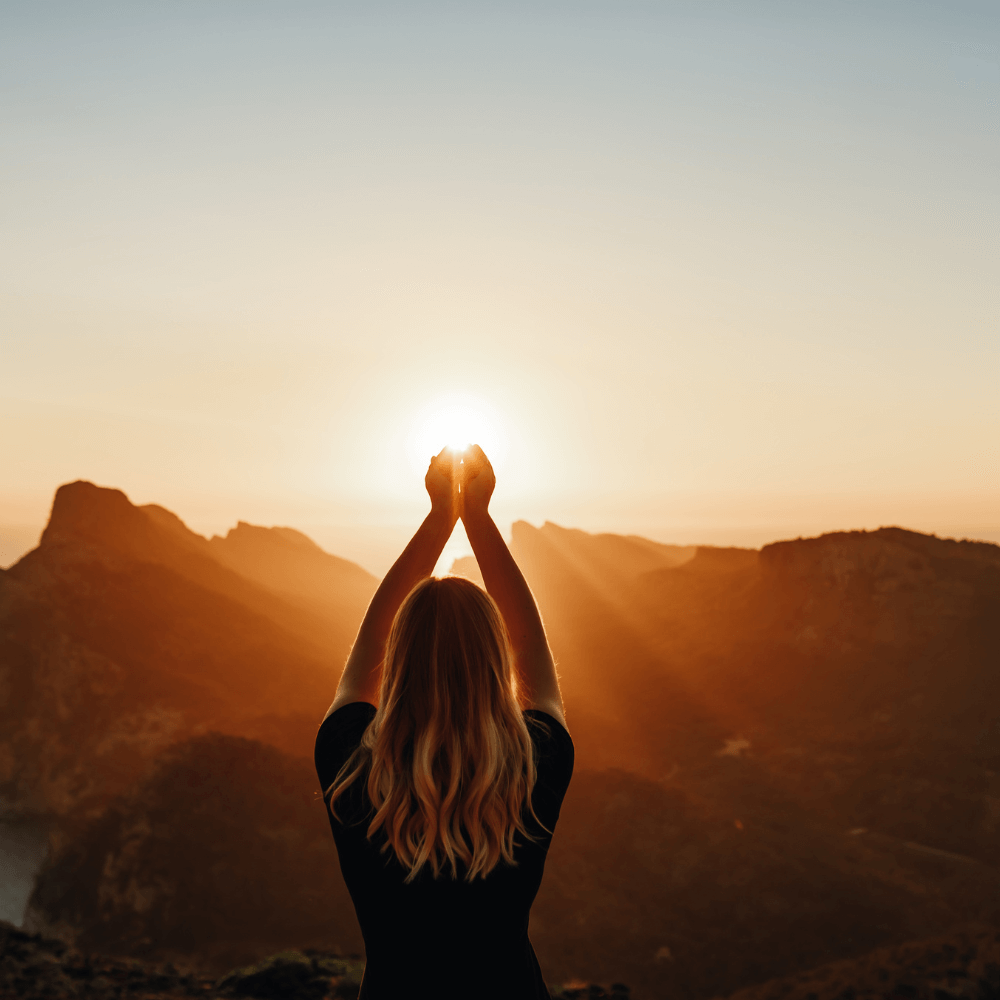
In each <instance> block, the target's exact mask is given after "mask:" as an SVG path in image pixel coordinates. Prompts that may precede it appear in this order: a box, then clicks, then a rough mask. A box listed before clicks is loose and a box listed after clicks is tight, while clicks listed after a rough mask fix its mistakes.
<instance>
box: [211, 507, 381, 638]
mask: <svg viewBox="0 0 1000 1000" xmlns="http://www.w3.org/2000/svg"><path fill="white" fill-rule="evenodd" d="M209 551H210V552H211V554H212V555H213V556H214V557H215V558H216V559H217V560H218V561H219V562H221V563H222V564H223V565H224V566H228V567H229V568H230V569H232V570H235V571H236V572H237V573H239V574H240V575H241V576H243V577H245V578H246V579H248V580H253V581H254V582H255V583H258V584H260V585H261V586H262V587H267V588H268V589H269V590H273V591H275V592H277V593H279V594H282V595H284V596H285V597H286V598H287V599H288V600H290V601H291V602H293V603H299V604H301V605H303V606H304V607H307V608H309V609H310V610H312V611H314V612H315V613H316V614H317V615H319V616H320V617H323V618H326V617H329V616H330V615H337V614H339V615H343V614H345V613H350V614H352V615H354V616H356V617H357V618H358V620H359V621H360V620H361V617H362V616H363V615H364V612H365V609H366V608H367V606H368V601H369V600H370V599H371V597H372V595H373V594H374V593H375V587H376V586H377V584H378V581H377V580H376V579H375V578H374V577H373V576H372V575H371V574H370V573H369V572H368V571H367V570H364V569H362V568H361V567H360V566H358V565H357V564H356V563H352V562H349V561H348V560H347V559H340V558H338V557H337V556H332V555H330V554H329V553H328V552H324V551H323V550H322V549H321V548H320V547H319V546H318V545H317V544H316V543H315V542H314V541H313V540H312V539H311V538H309V537H308V536H307V535H303V534H302V532H301V531H296V530H295V529H294V528H261V527H258V526H256V525H253V524H247V523H246V521H240V522H239V523H238V524H237V525H236V527H235V528H232V529H230V531H229V532H228V533H227V534H226V536H225V538H221V537H220V536H218V535H214V536H213V537H212V538H211V539H210V540H209Z"/></svg>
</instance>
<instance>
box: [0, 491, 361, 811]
mask: <svg viewBox="0 0 1000 1000" xmlns="http://www.w3.org/2000/svg"><path fill="white" fill-rule="evenodd" d="M240 534H245V533H240ZM282 547H284V548H285V549H287V550H288V551H289V553H290V555H289V556H288V561H289V562H290V563H292V564H293V565H297V564H299V562H301V560H302V557H301V556H300V555H299V553H300V550H301V546H300V545H296V544H292V543H289V542H288V541H287V539H286V538H284V537H282V536H280V535H279V536H276V537H275V539H274V541H273V542H271V544H270V546H268V545H260V544H258V545H257V546H256V550H257V551H260V550H265V551H268V556H267V560H268V561H267V562H266V563H265V565H266V566H268V567H275V568H277V567H280V564H281V549H282ZM247 548H249V547H248V546H242V545H241V544H240V542H238V541H237V542H236V543H234V544H231V545H228V546H227V547H226V548H225V550H224V551H225V552H226V553H227V562H228V563H229V564H228V565H227V564H226V563H225V562H223V561H220V559H219V558H217V557H216V555H215V552H216V551H217V550H218V549H219V546H214V545H212V543H210V542H209V541H208V540H207V539H205V538H202V537H201V536H200V535H197V534H195V533H194V532H192V531H190V530H189V529H188V528H186V527H185V526H184V524H183V523H182V522H181V521H180V519H179V518H177V517H176V516H175V515H173V514H171V513H170V512H169V511H166V510H164V509H163V508H160V507H155V506H151V507H136V506H134V505H133V504H131V503H130V502H129V501H128V498H127V497H126V496H125V495H124V494H123V493H121V492H120V491H118V490H110V489H101V488H99V487H96V486H94V485H92V484H90V483H85V482H78V483H71V484H69V485H67V486H63V487H61V488H60V489H59V491H58V492H57V494H56V497H55V501H54V503H53V507H52V514H51V517H50V520H49V524H48V526H47V528H46V529H45V532H44V534H43V535H42V539H41V542H40V544H39V546H38V548H37V549H35V550H34V551H32V552H30V553H28V554H27V555H26V556H25V557H24V558H23V559H21V560H20V562H18V563H17V564H16V565H15V566H13V567H11V568H10V569H9V570H6V571H4V572H2V573H0V688H2V690H4V691H5V692H6V693H7V697H6V698H5V699H4V702H3V704H2V705H0V795H2V797H3V799H4V800H5V802H6V803H7V807H8V809H11V810H12V811H13V812H14V813H15V814H21V815H39V816H52V817H74V818H76V819H79V818H85V817H87V816H91V815H98V814H99V813H100V812H101V810H102V809H103V808H104V807H105V806H106V805H107V803H108V802H109V801H110V799H111V798H112V797H113V796H114V795H116V794H118V793H120V792H121V791H123V790H124V789H126V788H127V787H128V786H129V785H130V784H131V783H132V782H133V781H135V780H136V779H138V778H140V777H142V776H143V775H144V774H145V773H146V772H147V771H148V769H149V767H150V766H151V765H152V764H153V763H154V762H155V761H156V760H157V759H158V757H159V755H160V754H161V753H162V752H163V751H164V750H165V749H166V748H167V747H169V746H171V745H172V744H174V743H176V742H179V741H181V740H183V739H186V738H188V737H190V736H192V735H195V734H197V733H201V732H205V731H207V730H210V729H215V730H219V731H222V732H229V733H234V734H239V735H243V736H254V735H260V736H263V737H264V738H266V739H268V740H269V741H270V742H272V743H275V744H276V745H278V746H282V747H284V748H285V749H288V750H291V751H293V752H294V753H296V754H297V755H299V756H306V755H308V754H309V753H311V741H312V736H313V733H314V732H315V727H316V725H317V722H318V720H319V718H320V717H321V716H322V712H323V709H324V707H325V706H326V705H327V704H328V703H329V701H330V698H331V697H332V694H333V691H334V689H335V687H336V682H337V676H338V674H339V670H340V665H341V664H342V663H343V660H344V658H345V656H346V654H347V651H348V650H349V647H350V643H351V641H352V640H353V636H354V633H355V631H356V629H357V626H358V624H359V622H360V618H361V614H362V610H363V607H364V605H365V603H366V601H367V599H368V597H369V596H370V594H371V592H372V591H373V590H374V587H375V583H376V581H375V580H374V579H373V578H372V577H370V576H368V574H366V573H365V572H364V571H363V570H361V569H360V567H356V566H353V565H351V564H347V563H343V561H342V560H334V559H333V557H329V561H328V562H327V563H325V564H324V562H323V560H322V553H314V552H309V553H308V554H307V555H306V557H305V558H306V559H307V560H308V561H309V562H310V565H313V566H318V565H325V569H324V570H319V569H317V570H315V575H316V576H319V575H321V574H322V573H325V576H324V580H325V581H326V582H327V584H328V587H329V590H328V592H329V593H331V594H332V596H331V598H330V600H329V602H328V603H327V605H326V607H325V609H324V610H323V612H322V613H321V612H320V611H318V610H317V605H318V603H319V602H320V600H321V599H322V595H321V594H318V595H317V596H316V597H315V598H313V599H312V600H310V601H308V602H306V601H298V600H296V597H295V594H294V593H291V592H289V591H287V590H280V589H279V590H275V589H270V588H268V587H266V586H264V585H263V584H262V583H261V582H260V580H259V577H260V576H261V575H262V574H260V573H258V574H257V576H258V579H253V578H250V577H248V576H246V575H242V574H241V573H240V572H237V571H236V570H235V569H233V568H232V565H233V564H239V562H240V561H241V560H242V561H243V562H246V561H248V560H249V559H250V557H249V556H248V555H247ZM291 571H292V570H288V571H286V575H287V572H291ZM276 576H277V578H278V580H279V581H280V580H282V579H284V578H283V577H282V576H281V574H280V572H277V571H276Z"/></svg>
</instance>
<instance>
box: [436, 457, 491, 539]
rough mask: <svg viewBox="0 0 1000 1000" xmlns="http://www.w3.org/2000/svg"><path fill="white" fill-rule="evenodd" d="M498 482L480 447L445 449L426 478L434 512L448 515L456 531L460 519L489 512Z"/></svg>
mask: <svg viewBox="0 0 1000 1000" xmlns="http://www.w3.org/2000/svg"><path fill="white" fill-rule="evenodd" d="M496 482H497V481H496V476H495V474H494V472H493V466H492V465H490V460H489V459H488V458H487V457H486V455H485V453H484V452H483V449H482V448H480V447H479V445H478V444H471V445H469V447H468V448H466V449H465V450H464V451H456V450H454V449H452V448H450V447H446V448H442V449H441V451H440V453H438V454H437V455H435V456H434V457H433V458H432V459H431V464H430V466H429V467H428V469H427V475H426V476H425V477H424V486H426V487H427V493H428V495H429V496H430V498H431V511H432V512H433V513H439V514H442V515H446V516H447V517H448V518H449V520H450V522H451V526H452V527H454V526H455V522H456V521H458V519H459V518H460V517H462V518H464V517H466V516H467V515H469V514H476V513H481V514H485V513H486V512H487V510H488V509H489V504H490V497H491V496H492V495H493V488H494V486H496Z"/></svg>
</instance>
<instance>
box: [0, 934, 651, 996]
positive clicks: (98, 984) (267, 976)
mask: <svg viewBox="0 0 1000 1000" xmlns="http://www.w3.org/2000/svg"><path fill="white" fill-rule="evenodd" d="M364 970H365V963H364V960H363V959H360V958H358V956H356V955H353V956H348V957H344V956H342V955H339V954H337V953H336V952H332V951H323V950H321V949H316V948H307V949H305V950H304V951H283V952H280V953H279V954H277V955H271V956H270V957H269V958H266V959H264V960H262V961H260V962H257V963H255V964H254V965H248V966H244V967H242V968H239V969H233V970H232V971H231V972H228V973H226V974H225V975H224V976H222V977H221V978H220V977H216V976H209V975H206V974H205V973H204V972H203V971H199V970H197V969H194V968H178V967H177V966H175V965H174V964H173V963H172V962H155V963H154V962H141V961H138V960H137V959H120V958H107V957H101V956H97V955H91V954H87V953H86V952H81V951H78V950H76V949H73V948H70V947H69V946H68V945H67V944H66V943H65V942H64V941H60V940H58V939H56V938H45V937H42V936H41V935H40V934H28V933H26V932H25V931H22V930H19V929H18V928H16V927H14V926H13V925H12V924H9V923H7V922H6V921H0V997H3V998H8V997H10V998H13V997H18V998H20V1000H43V998H44V1000H52V998H56V997H59V998H63V997H81V998H82V997H88V998H89V997H92V998H95V1000H97V998H101V1000H112V998H114V1000H117V998H124V997H129V998H134V1000H146V998H148V1000H153V998H156V997H178V998H180V997H205V998H215V997H220V998H226V1000H230V998H236V997H249V998H254V1000H336V998H347V997H356V996H357V995H358V990H359V988H360V986H361V978H362V975H363V974H364ZM551 989H552V995H553V996H554V997H558V998H566V1000H571V998H573V1000H575V998H582V997H586V998H587V1000H630V998H631V992H630V990H629V988H628V987H627V986H625V985H623V984H622V983H615V984H613V985H611V986H608V987H604V986H600V985H598V984H597V983H590V984H583V983H569V984H567V985H565V986H561V987H559V986H557V987H551ZM412 995H413V996H414V997H423V996H433V995H434V984H433V983H426V982H414V984H413V994H412ZM476 995H477V994H476V989H475V986H474V985H472V986H470V988H469V1000H475V998H476Z"/></svg>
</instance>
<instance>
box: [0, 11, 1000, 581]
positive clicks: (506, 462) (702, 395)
mask: <svg viewBox="0 0 1000 1000" xmlns="http://www.w3.org/2000/svg"><path fill="white" fill-rule="evenodd" d="M0 20H2V25H0V233H2V240H0V564H5V562H9V561H11V560H12V559H13V558H14V557H15V556H16V555H18V554H19V553H20V551H23V549H25V548H27V547H28V546H30V544H32V543H33V541H34V539H35V538H37V533H38V530H39V529H40V527H41V525H42V524H43V523H44V520H45V517H46V515H47V512H48V507H49V504H50V502H51V496H52V493H53V492H54V490H55V488H56V487H57V486H58V485H59V484H60V483H62V482H66V481H69V480H73V479H77V478H86V479H90V480H93V481H95V482H97V483H100V484H102V485H112V486H118V487H120V488H122V489H124V490H125V491H126V492H127V493H128V494H129V496H130V497H131V498H132V499H133V500H134V501H136V502H142V503H146V502H158V503H161V504H163V505H164V506H167V507H169V508H171V509H172V510H175V511H176V512H177V513H178V514H180V515H181V517H183V518H184V519H185V520H186V521H187V522H188V523H189V524H190V525H191V526H192V527H194V528H195V529H196V530H199V531H205V532H208V533H211V532H213V531H224V530H225V529H226V528H228V527H229V526H231V525H232V524H234V523H235V521H236V520H237V519H244V520H250V521H254V522H256V523H265V524H273V523H279V524H291V525H293V526H297V527H301V528H303V529H305V530H307V531H309V532H310V533H311V534H312V535H313V536H314V537H316V538H317V540H319V541H320V542H321V543H322V544H324V545H325V546H326V547H328V548H330V549H331V550H333V551H336V552H339V553H340V554H343V555H347V556H350V557H352V558H359V559H361V560H362V561H364V562H366V564H367V565H369V566H370V567H371V568H374V569H376V570H379V569H384V568H385V563H386V560H388V559H389V558H390V553H391V549H392V548H393V547H394V546H395V545H396V544H397V539H398V538H401V537H402V534H401V533H402V532H403V531H404V530H405V529H404V526H405V525H408V524H412V522H413V520H414V519H415V518H417V517H419V515H420V513H421V511H422V510H423V507H424V501H423V499H422V496H421V488H422V487H421V469H420V462H422V461H425V459H426V456H423V455H419V454H415V449H416V451H419V450H420V449H419V448H416V446H415V445H414V440H415V436H416V438H417V439H419V437H420V431H421V427H422V423H421V422H422V421H425V419H426V416H427V414H428V412H430V411H432V410H433V409H434V407H436V406H438V405H439V404H440V401H441V400H442V399H459V400H460V401H464V404H465V405H466V406H468V407H471V408H473V409H477V410H478V411H479V412H481V413H482V414H485V416H486V418H487V419H488V420H489V421H491V422H492V427H493V431H494V437H495V439H496V440H497V441H498V442H499V444H498V445H497V448H498V454H499V453H501V452H502V455H501V458H502V461H498V465H499V467H500V468H499V471H500V486H499V487H498V493H497V499H496V502H495V506H496V509H497V514H498V518H499V519H505V520H507V521H509V520H510V519H512V518H515V517H525V518H527V519H529V520H533V521H535V522H536V523H537V522H539V521H541V520H543V519H546V518H548V519H551V520H555V521H558V522H560V523H563V524H566V525H570V526H579V527H584V528H588V529H592V530H597V529H602V530H613V531H639V532H641V533H644V534H647V535H650V536H651V537H656V538H660V539H663V540H673V539H675V540H678V541H692V540H703V541H710V542H735V543H741V544H753V545H757V544H760V543H762V542H764V541H768V540H771V539H774V538H779V537H787V536H789V535H797V534H800V533H818V532H820V531H823V530H833V529H839V528H855V527H867V528H873V527H877V526H878V525H880V524H890V523H896V524H903V525H905V526H909V527H914V528H918V529H920V530H926V531H937V532H938V533H940V534H956V535H970V536H975V537H990V538H997V539H1000V472H998V462H997V441H998V439H1000V405H998V397H1000V393H998V390H997V386H998V376H1000V332H998V331H1000V322H998V312H1000V308H998V305H1000V299H998V293H997V287H998V275H1000V267H998V265H1000V253H998V249H1000V155H998V153H1000V135H998V122H1000V44H998V43H1000V5H998V4H997V3H995V2H990V3H978V4H974V3H962V2H949V3H940V4H927V3H918V2H906V3H878V2H864V3H862V2H854V0H851V2H839V3H838V2H828V3H811V2H804V0H796V2H789V3H753V2H741V3H729V4H723V3H709V2H698V3H629V2H621V0H616V2H614V3H612V2H610V0H608V2H606V3H600V4H597V3H586V2H574V3H530V4H529V3H525V4H521V5H518V4H510V3H495V4H477V3H462V4H458V3H455V4H421V3H416V2H414V3H406V4H403V3H400V4H392V5H389V4H379V3H364V4H361V3H352V4H347V3H322V4H320V3H316V4H312V3H296V2H281V3H278V2H274V3H253V2H245V0H241V2H206V0H198V2H196V3H195V2H176V0H172V2H170V3H166V2H162V3H157V4H145V3H137V2H130V3H128V4H120V3H116V4H101V3H87V4H79V3H65V4H63V3H49V2H46V3H36V2H28V3H10V2H0ZM442 443H443V442H442ZM456 545H458V543H456ZM459 547H460V546H459ZM456 551H457V549H456Z"/></svg>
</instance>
